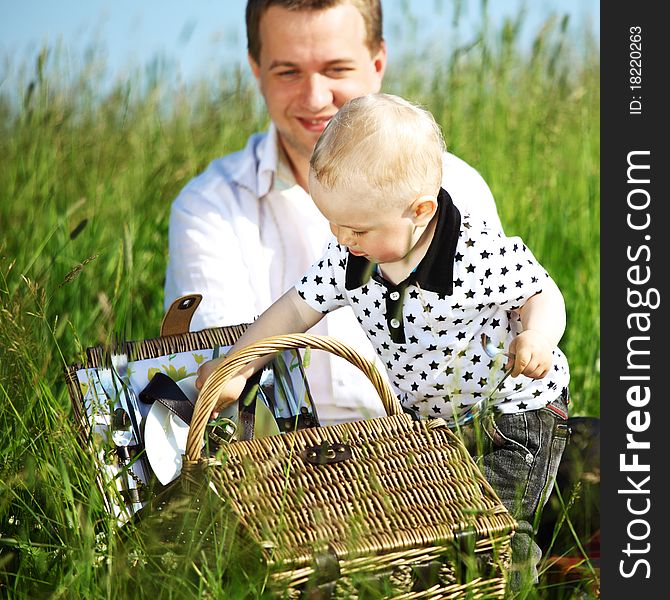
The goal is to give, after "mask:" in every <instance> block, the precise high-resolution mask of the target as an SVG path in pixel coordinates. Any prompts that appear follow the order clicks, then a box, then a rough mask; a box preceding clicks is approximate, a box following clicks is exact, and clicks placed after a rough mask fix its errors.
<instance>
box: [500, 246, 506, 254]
mask: <svg viewBox="0 0 670 600" xmlns="http://www.w3.org/2000/svg"><path fill="white" fill-rule="evenodd" d="M506 252H507V250H506V249H505V248H501V249H500V256H505V253H506Z"/></svg>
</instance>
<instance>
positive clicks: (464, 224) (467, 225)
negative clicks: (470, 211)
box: [463, 221, 472, 229]
mask: <svg viewBox="0 0 670 600" xmlns="http://www.w3.org/2000/svg"><path fill="white" fill-rule="evenodd" d="M463 227H465V228H466V229H470V227H472V225H470V221H463Z"/></svg>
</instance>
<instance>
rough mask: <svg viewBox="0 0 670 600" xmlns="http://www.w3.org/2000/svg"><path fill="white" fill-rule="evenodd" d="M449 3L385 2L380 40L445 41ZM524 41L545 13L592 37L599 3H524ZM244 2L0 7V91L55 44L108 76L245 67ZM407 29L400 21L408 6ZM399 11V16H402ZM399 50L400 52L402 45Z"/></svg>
mask: <svg viewBox="0 0 670 600" xmlns="http://www.w3.org/2000/svg"><path fill="white" fill-rule="evenodd" d="M454 2H455V0H412V1H408V0H385V2H384V4H383V6H384V13H385V14H384V21H385V34H386V37H387V40H388V41H389V46H390V48H391V54H390V59H391V60H393V56H394V50H395V54H396V55H397V54H398V53H399V51H400V48H402V47H405V46H408V45H411V44H412V40H416V39H419V38H420V39H422V40H423V39H428V38H431V36H432V37H433V38H435V39H440V37H439V36H440V34H442V39H444V31H445V30H446V29H447V28H448V25H449V23H450V20H451V15H452V14H453V6H454ZM488 4H489V9H488V10H489V14H490V16H491V18H492V20H493V21H494V22H499V20H500V19H501V18H502V17H503V16H504V15H514V14H516V12H517V11H518V10H519V7H520V6H521V5H522V2H521V0H491V1H490V2H489V3H488ZM525 5H526V6H527V8H528V16H527V20H526V23H527V25H526V28H525V37H526V38H527V39H528V40H530V39H531V38H532V35H533V33H534V32H536V31H537V28H538V27H539V24H540V23H541V22H543V21H544V20H545V19H546V18H547V16H548V15H549V14H551V13H559V14H564V13H567V14H569V15H570V16H571V27H573V28H574V29H575V31H578V30H579V28H580V27H581V26H582V25H583V24H584V23H585V21H587V20H588V21H590V23H591V29H592V30H593V31H594V32H595V33H596V34H599V18H600V4H599V2H598V0H581V1H580V0H528V1H526V2H525ZM244 6H245V0H191V1H186V0H142V1H140V2H138V1H137V0H135V1H131V0H113V1H112V0H22V1H20V2H18V1H16V0H0V15H2V17H1V18H0V85H1V84H2V80H3V79H6V78H7V74H8V72H9V68H8V65H10V64H11V65H13V68H17V67H18V66H19V65H20V64H21V63H22V62H28V63H29V64H32V63H33V61H34V57H35V56H36V54H37V52H38V51H39V49H40V48H41V47H42V46H44V45H47V46H49V47H51V48H53V47H55V46H56V45H57V44H58V43H60V44H62V47H63V49H64V51H65V52H66V54H67V55H68V56H71V57H72V58H73V59H75V60H76V59H77V58H78V57H81V56H83V55H84V53H85V51H86V48H88V47H90V46H91V44H92V43H96V44H97V45H98V48H99V49H100V50H101V53H102V54H101V55H102V57H104V59H105V63H106V65H107V68H108V69H109V72H110V74H111V75H112V76H119V75H120V76H123V74H124V73H126V72H128V70H129V69H132V68H133V67H135V68H141V67H143V66H144V65H147V64H148V63H150V62H151V61H152V59H154V58H156V57H162V59H163V60H164V62H165V63H166V64H168V65H170V68H172V69H173V70H174V71H175V73H178V74H180V78H182V79H186V80H189V79H191V78H194V77H198V76H201V75H203V74H206V73H207V72H208V69H211V68H212V67H213V66H217V67H218V66H219V65H222V64H226V65H233V64H236V63H237V64H240V63H241V64H244V62H245V47H246V40H245V35H244ZM408 6H409V7H411V8H410V11H411V14H412V15H413V17H414V23H411V22H408V21H407V19H406V14H407V7H408ZM462 6H463V22H464V23H465V24H466V26H465V27H461V31H467V28H468V25H469V24H474V23H475V22H476V21H477V20H478V18H479V15H480V14H481V9H480V6H481V0H462ZM403 7H404V9H403ZM403 44H404V46H403Z"/></svg>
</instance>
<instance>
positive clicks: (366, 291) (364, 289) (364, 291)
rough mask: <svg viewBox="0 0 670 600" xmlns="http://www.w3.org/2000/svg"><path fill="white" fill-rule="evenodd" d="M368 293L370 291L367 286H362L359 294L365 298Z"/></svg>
mask: <svg viewBox="0 0 670 600" xmlns="http://www.w3.org/2000/svg"><path fill="white" fill-rule="evenodd" d="M369 291H370V289H369V288H368V286H367V285H364V286H363V287H362V288H361V294H364V295H365V296H367V295H368V292H369Z"/></svg>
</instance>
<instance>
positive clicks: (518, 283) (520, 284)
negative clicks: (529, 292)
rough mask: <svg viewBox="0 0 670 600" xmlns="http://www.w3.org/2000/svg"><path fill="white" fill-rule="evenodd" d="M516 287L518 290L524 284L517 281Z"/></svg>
mask: <svg viewBox="0 0 670 600" xmlns="http://www.w3.org/2000/svg"><path fill="white" fill-rule="evenodd" d="M514 285H516V287H518V288H520V287H523V283H522V282H521V281H516V282H515V283H514Z"/></svg>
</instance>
